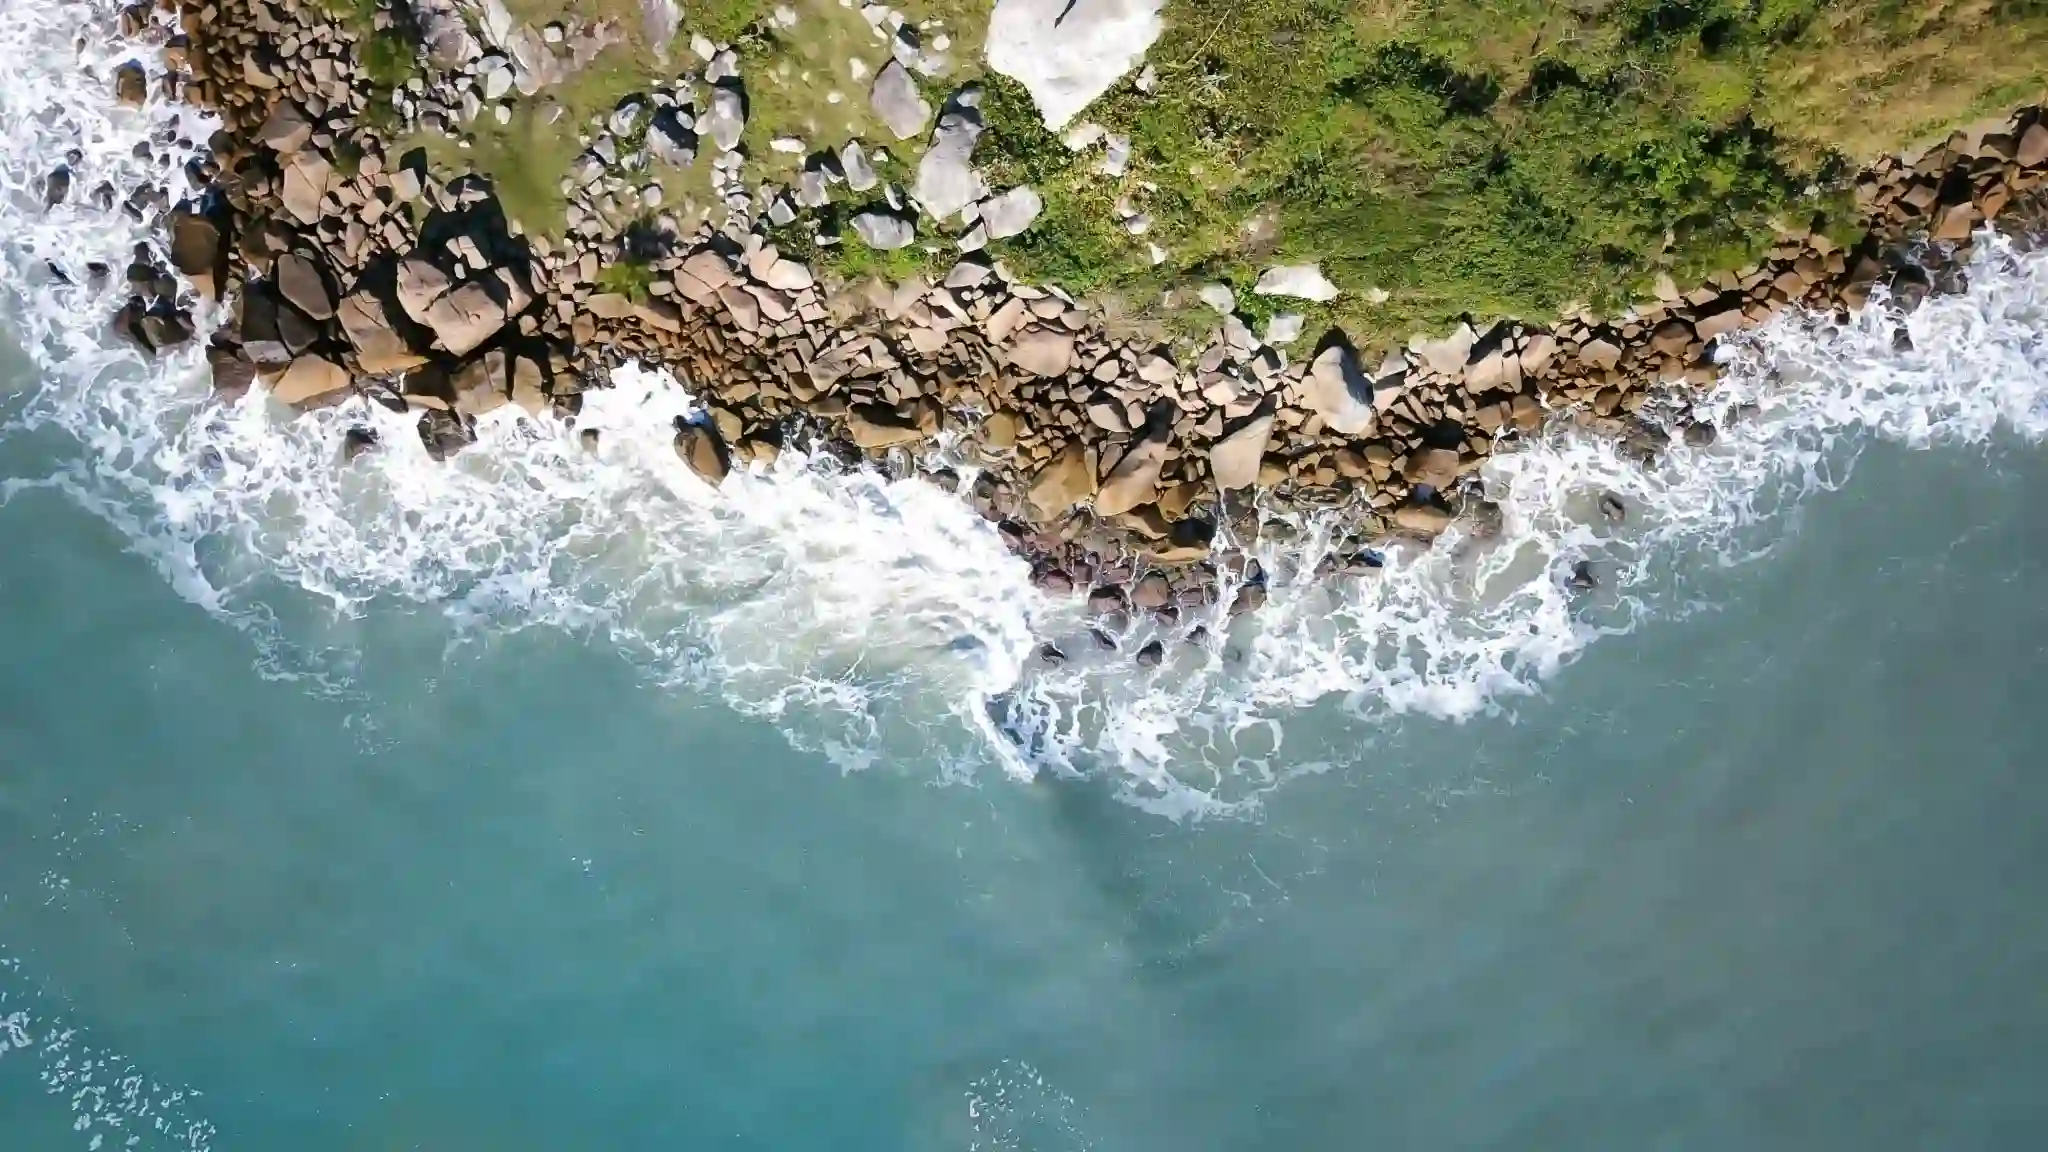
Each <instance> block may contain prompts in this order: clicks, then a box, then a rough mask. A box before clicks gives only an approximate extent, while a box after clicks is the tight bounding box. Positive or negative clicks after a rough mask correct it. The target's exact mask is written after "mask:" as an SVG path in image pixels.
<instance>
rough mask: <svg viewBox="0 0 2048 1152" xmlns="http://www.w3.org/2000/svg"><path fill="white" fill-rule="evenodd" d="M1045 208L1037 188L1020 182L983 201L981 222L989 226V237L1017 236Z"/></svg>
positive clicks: (994, 238) (992, 238)
mask: <svg viewBox="0 0 2048 1152" xmlns="http://www.w3.org/2000/svg"><path fill="white" fill-rule="evenodd" d="M1044 210H1045V201H1044V200H1043V199H1042V198H1040V197H1039V195H1038V191H1037V189H1035V188H1033V187H1031V185H1029V184H1020V185H1018V186H1017V187H1015V188H1012V189H1010V190H1009V191H1007V192H1004V193H1003V194H1001V195H999V196H991V197H989V198H988V199H986V200H984V201H982V202H981V223H983V224H985V225H987V226H988V238H989V239H991V240H1001V239H1004V238H1006V237H1010V236H1015V235H1017V234H1018V233H1020V232H1022V231H1024V230H1025V229H1026V228H1029V227H1031V223H1032V221H1034V220H1037V219H1038V214H1039V213H1040V212H1042V211H1044Z"/></svg>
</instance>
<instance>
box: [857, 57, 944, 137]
mask: <svg viewBox="0 0 2048 1152" xmlns="http://www.w3.org/2000/svg"><path fill="white" fill-rule="evenodd" d="M868 103H869V104H870V105H871V106H872V107H873V108H874V110H875V115H877V116H880V117H881V118H882V123H883V124H886V125H888V127H889V131H891V132H893V133H895V135H896V138H897V139H898V140H908V139H910V138H912V137H914V136H916V135H918V134H919V133H921V132H923V131H924V126H925V125H926V124H927V123H930V121H931V118H932V106H931V105H930V104H928V103H926V102H925V99H924V94H923V93H921V92H919V91H918V87H917V80H916V79H915V78H914V77H912V76H911V75H910V70H909V69H907V68H905V67H904V66H903V65H901V64H899V63H897V62H896V61H894V60H891V61H889V62H888V63H887V64H885V65H883V66H882V70H881V72H880V73H878V74H877V75H876V76H875V83H874V87H872V88H870V89H869V90H868Z"/></svg>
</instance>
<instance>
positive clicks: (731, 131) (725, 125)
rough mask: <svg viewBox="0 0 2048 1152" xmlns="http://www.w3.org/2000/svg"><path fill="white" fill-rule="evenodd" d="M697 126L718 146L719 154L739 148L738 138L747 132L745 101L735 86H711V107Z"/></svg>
mask: <svg viewBox="0 0 2048 1152" xmlns="http://www.w3.org/2000/svg"><path fill="white" fill-rule="evenodd" d="M697 126H698V127H699V128H701V129H703V130H704V134H705V135H706V136H709V137H711V142H712V143H713V144H716V145H718V150H719V151H720V152H730V151H732V150H733V149H735V148H737V147H739V146H740V136H741V134H742V133H744V132H745V131H746V130H747V99H746V96H745V95H744V94H743V93H742V92H741V91H740V89H739V87H738V85H737V84H735V83H723V84H714V85H712V86H711V107H710V108H709V109H707V110H706V111H705V113H704V118H703V119H702V120H700V121H698V122H697Z"/></svg>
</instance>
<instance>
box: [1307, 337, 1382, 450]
mask: <svg viewBox="0 0 2048 1152" xmlns="http://www.w3.org/2000/svg"><path fill="white" fill-rule="evenodd" d="M1298 390H1299V392H1300V395H1301V402H1302V403H1303V404H1304V405H1306V406H1307V407H1308V409H1309V410H1310V411H1312V412H1314V413H1315V414H1316V415H1318V416H1321V417H1322V418H1323V424H1324V425H1325V426H1327V427H1328V428H1329V429H1330V431H1332V432H1335V433H1337V434H1338V435H1341V436H1356V435H1358V434H1359V433H1361V432H1364V431H1366V430H1367V429H1369V428H1371V427H1372V423H1373V419H1374V417H1375V416H1376V415H1377V413H1376V411H1375V409H1374V407H1373V386H1372V381H1371V380H1369V379H1367V378H1366V375H1365V372H1364V370H1363V369H1361V368H1360V367H1359V365H1358V355H1357V354H1356V353H1355V352H1353V351H1352V350H1351V347H1350V345H1348V344H1332V345H1330V346H1329V347H1328V348H1325V349H1324V350H1323V351H1322V353H1321V355H1318V356H1317V357H1316V358H1315V362H1314V363H1312V364H1310V365H1309V370H1308V375H1307V376H1305V377H1303V378H1302V381H1301V384H1300V385H1299V386H1298Z"/></svg>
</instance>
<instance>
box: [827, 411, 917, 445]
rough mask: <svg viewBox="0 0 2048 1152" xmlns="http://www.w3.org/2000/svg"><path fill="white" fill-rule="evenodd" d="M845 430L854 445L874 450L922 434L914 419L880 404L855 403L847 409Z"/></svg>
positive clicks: (912, 440) (907, 442)
mask: <svg viewBox="0 0 2048 1152" xmlns="http://www.w3.org/2000/svg"><path fill="white" fill-rule="evenodd" d="M846 434H847V436H848V437H849V438H850V439H852V441H853V442H854V444H856V445H857V446H859V447H861V448H864V449H868V450H870V451H875V450H879V449H883V448H894V447H896V446H897V445H899V444H915V443H916V442H918V441H919V440H923V439H924V438H925V433H924V431H923V430H922V429H920V428H919V427H918V426H917V424H916V422H915V421H913V420H911V419H909V418H908V417H905V416H904V415H903V414H902V413H900V412H897V411H896V410H895V409H893V408H889V407H886V406H884V405H881V404H856V405H854V406H853V407H852V408H851V409H850V410H848V411H847V413H846Z"/></svg>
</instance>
